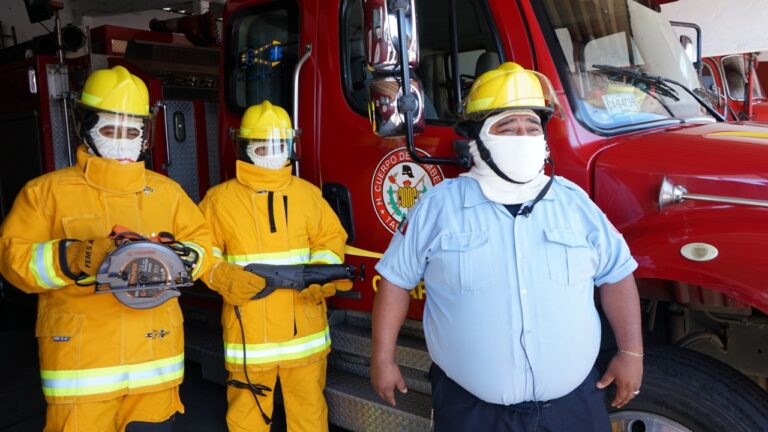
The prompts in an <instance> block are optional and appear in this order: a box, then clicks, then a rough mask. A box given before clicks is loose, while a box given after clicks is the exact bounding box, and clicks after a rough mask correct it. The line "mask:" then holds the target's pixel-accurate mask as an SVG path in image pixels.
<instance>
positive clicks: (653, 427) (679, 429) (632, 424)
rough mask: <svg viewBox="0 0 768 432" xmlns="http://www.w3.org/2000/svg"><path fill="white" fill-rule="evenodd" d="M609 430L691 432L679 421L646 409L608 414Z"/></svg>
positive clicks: (613, 431) (624, 431)
mask: <svg viewBox="0 0 768 432" xmlns="http://www.w3.org/2000/svg"><path fill="white" fill-rule="evenodd" d="M610 418H611V432H693V431H692V430H691V429H688V428H687V427H685V426H683V425H681V424H680V423H678V422H676V421H674V420H672V419H670V418H667V417H664V416H660V415H658V414H654V413H650V412H647V411H619V412H615V413H611V414H610Z"/></svg>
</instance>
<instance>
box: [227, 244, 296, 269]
mask: <svg viewBox="0 0 768 432" xmlns="http://www.w3.org/2000/svg"><path fill="white" fill-rule="evenodd" d="M224 259H225V260H227V262H230V263H233V264H239V265H242V266H246V265H248V264H251V263H259V264H272V265H278V264H305V263H307V262H309V248H301V249H291V250H289V251H285V252H268V253H258V254H245V255H224Z"/></svg>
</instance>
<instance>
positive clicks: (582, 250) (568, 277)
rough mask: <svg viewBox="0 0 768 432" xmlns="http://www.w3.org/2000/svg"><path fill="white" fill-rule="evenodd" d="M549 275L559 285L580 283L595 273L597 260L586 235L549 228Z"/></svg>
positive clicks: (589, 278)
mask: <svg viewBox="0 0 768 432" xmlns="http://www.w3.org/2000/svg"><path fill="white" fill-rule="evenodd" d="M544 234H545V236H546V242H545V247H544V248H545V250H546V253H547V267H548V268H549V277H550V279H552V281H553V282H555V283H557V284H559V285H578V284H582V283H585V282H587V281H589V280H591V279H592V278H593V277H594V275H595V268H596V261H595V258H594V255H593V252H592V247H591V246H590V244H589V242H587V239H586V237H584V236H583V235H579V234H578V233H576V232H574V231H570V230H562V229H556V230H547V231H544Z"/></svg>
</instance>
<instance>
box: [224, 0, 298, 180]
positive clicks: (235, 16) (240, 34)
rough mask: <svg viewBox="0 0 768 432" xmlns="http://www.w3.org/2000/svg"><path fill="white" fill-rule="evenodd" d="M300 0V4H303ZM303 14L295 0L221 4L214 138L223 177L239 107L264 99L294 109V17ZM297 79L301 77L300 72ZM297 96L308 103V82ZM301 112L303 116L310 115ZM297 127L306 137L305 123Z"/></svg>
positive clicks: (228, 171) (230, 171)
mask: <svg viewBox="0 0 768 432" xmlns="http://www.w3.org/2000/svg"><path fill="white" fill-rule="evenodd" d="M307 7H308V6H306V3H303V4H302V8H307ZM302 15H303V13H301V12H300V7H299V5H298V4H297V3H296V2H295V1H291V0H289V1H280V2H276V1H268V2H239V3H236V4H235V3H233V4H230V5H228V6H227V11H226V12H225V19H224V22H225V28H224V34H225V35H226V36H225V39H224V41H225V43H224V47H223V49H222V73H223V78H224V79H223V89H222V92H223V102H224V103H222V104H221V106H220V108H219V118H220V127H219V137H220V139H221V140H222V144H221V156H222V167H223V177H224V179H229V178H233V177H234V176H235V171H234V170H235V160H236V159H237V155H238V149H236V148H235V145H234V144H233V141H232V139H231V136H232V133H234V131H235V130H236V129H237V128H238V127H239V126H240V118H241V117H242V115H243V113H244V112H245V110H246V109H247V108H248V107H250V106H252V105H255V104H259V103H261V102H264V101H265V100H268V101H269V102H271V103H272V104H273V105H277V106H280V107H282V108H283V109H285V110H286V111H287V112H288V113H291V112H293V110H294V101H295V100H296V97H297V95H296V94H294V89H293V72H294V68H295V67H296V64H297V63H298V60H299V57H300V54H303V52H304V51H303V47H302V46H301V45H302V44H301V43H300V36H299V33H300V30H299V27H300V21H301V18H300V17H301V16H302ZM302 78H305V76H304V75H302ZM299 94H301V98H299V100H300V101H301V103H302V104H307V105H309V106H311V104H312V102H311V100H312V97H313V95H312V90H311V86H309V85H306V86H300V89H299ZM311 117H312V116H309V115H306V114H305V118H309V119H311ZM292 122H293V123H294V124H293V127H294V128H297V127H298V128H303V129H304V132H305V134H304V137H303V138H301V137H300V138H299V139H298V140H297V141H298V142H297V148H299V149H300V148H301V145H302V144H301V143H302V142H305V143H306V141H307V140H311V139H312V134H311V130H312V126H311V125H310V124H304V125H297V124H295V119H293V118H292Z"/></svg>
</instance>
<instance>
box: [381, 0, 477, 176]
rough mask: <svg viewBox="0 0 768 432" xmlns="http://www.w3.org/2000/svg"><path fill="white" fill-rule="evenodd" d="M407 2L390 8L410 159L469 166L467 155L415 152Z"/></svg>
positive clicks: (396, 1)
mask: <svg viewBox="0 0 768 432" xmlns="http://www.w3.org/2000/svg"><path fill="white" fill-rule="evenodd" d="M408 6H409V2H408V1H407V0H392V3H391V5H390V8H391V9H392V10H395V11H397V32H398V35H399V37H398V43H399V45H400V79H401V80H402V86H403V95H402V96H400V98H398V101H397V105H398V109H399V110H401V112H403V113H404V114H405V130H406V133H405V140H406V143H407V149H408V153H409V154H410V155H411V159H413V161H414V162H416V163H420V164H437V165H459V166H462V167H465V168H466V167H469V164H470V161H469V159H468V158H467V157H458V158H437V157H428V156H419V155H418V154H417V153H416V144H415V140H414V137H413V113H414V112H415V111H416V110H418V108H419V102H418V100H416V98H415V97H414V96H413V95H412V94H411V77H410V69H409V67H408V63H409V61H408V46H407V39H408V36H407V33H406V30H405V19H406V18H405V11H406V10H407V9H408Z"/></svg>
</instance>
